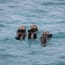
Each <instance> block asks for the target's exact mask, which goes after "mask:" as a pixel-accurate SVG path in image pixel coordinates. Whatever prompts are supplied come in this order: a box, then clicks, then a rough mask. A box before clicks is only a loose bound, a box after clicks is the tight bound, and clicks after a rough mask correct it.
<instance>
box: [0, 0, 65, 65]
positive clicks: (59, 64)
mask: <svg viewBox="0 0 65 65" xmlns="http://www.w3.org/2000/svg"><path fill="white" fill-rule="evenodd" d="M32 24H36V25H37V26H38V28H39V32H38V38H37V39H36V40H28V39H27V38H26V39H25V40H20V41H18V40H16V39H15V36H16V30H17V29H18V27H19V26H20V25H24V26H25V27H26V29H27V30H28V29H29V27H30V25H32ZM43 31H49V32H51V33H52V34H53V37H52V39H51V40H50V41H48V42H47V46H46V47H42V46H41V43H40V41H39V38H40V36H41V34H42V32H43ZM0 65H65V0H0Z"/></svg>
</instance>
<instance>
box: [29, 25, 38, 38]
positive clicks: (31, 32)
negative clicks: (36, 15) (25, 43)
mask: <svg viewBox="0 0 65 65" xmlns="http://www.w3.org/2000/svg"><path fill="white" fill-rule="evenodd" d="M37 31H38V28H37V26H36V25H32V26H31V27H30V29H29V30H28V39H36V38H37Z"/></svg>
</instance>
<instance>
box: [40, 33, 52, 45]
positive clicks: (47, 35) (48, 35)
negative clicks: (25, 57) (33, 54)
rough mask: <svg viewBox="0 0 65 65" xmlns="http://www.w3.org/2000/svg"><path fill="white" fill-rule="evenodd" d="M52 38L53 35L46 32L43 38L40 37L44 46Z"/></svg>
mask: <svg viewBox="0 0 65 65" xmlns="http://www.w3.org/2000/svg"><path fill="white" fill-rule="evenodd" d="M50 38H52V34H50V33H49V32H44V33H43V34H42V36H41V37H40V41H41V43H42V44H46V42H47V41H48V40H49V39H50Z"/></svg>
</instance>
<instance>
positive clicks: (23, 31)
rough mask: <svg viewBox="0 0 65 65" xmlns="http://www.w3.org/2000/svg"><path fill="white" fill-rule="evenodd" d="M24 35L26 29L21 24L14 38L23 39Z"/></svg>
mask: <svg viewBox="0 0 65 65" xmlns="http://www.w3.org/2000/svg"><path fill="white" fill-rule="evenodd" d="M25 37H26V29H25V27H24V26H21V27H20V28H19V29H18V30H17V35H16V40H20V39H25Z"/></svg>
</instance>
